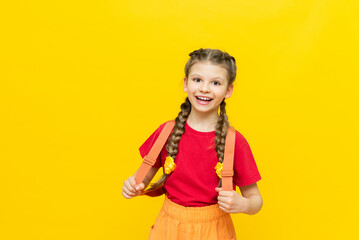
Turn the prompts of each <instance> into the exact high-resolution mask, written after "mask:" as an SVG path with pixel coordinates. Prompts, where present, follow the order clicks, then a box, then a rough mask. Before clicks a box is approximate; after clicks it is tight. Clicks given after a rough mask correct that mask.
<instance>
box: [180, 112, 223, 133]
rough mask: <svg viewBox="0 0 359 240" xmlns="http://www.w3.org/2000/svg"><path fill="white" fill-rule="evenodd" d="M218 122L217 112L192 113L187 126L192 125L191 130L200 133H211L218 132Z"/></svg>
mask: <svg viewBox="0 0 359 240" xmlns="http://www.w3.org/2000/svg"><path fill="white" fill-rule="evenodd" d="M217 121H218V113H217V111H213V112H211V113H200V112H196V111H191V113H190V114H189V116H188V119H187V124H188V125H190V127H191V128H193V129H195V130H197V131H200V132H211V131H214V130H216V124H217Z"/></svg>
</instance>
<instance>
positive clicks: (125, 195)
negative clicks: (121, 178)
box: [122, 191, 132, 199]
mask: <svg viewBox="0 0 359 240" xmlns="http://www.w3.org/2000/svg"><path fill="white" fill-rule="evenodd" d="M122 196H124V197H125V198H127V199H131V198H132V196H129V195H128V194H126V193H125V192H124V191H122Z"/></svg>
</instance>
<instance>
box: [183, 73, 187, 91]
mask: <svg viewBox="0 0 359 240" xmlns="http://www.w3.org/2000/svg"><path fill="white" fill-rule="evenodd" d="M187 84H188V80H187V78H186V77H184V79H183V91H184V92H187Z"/></svg>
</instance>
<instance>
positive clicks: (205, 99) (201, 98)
mask: <svg viewBox="0 0 359 240" xmlns="http://www.w3.org/2000/svg"><path fill="white" fill-rule="evenodd" d="M197 98H198V99H200V100H204V101H209V100H211V99H210V98H204V97H197Z"/></svg>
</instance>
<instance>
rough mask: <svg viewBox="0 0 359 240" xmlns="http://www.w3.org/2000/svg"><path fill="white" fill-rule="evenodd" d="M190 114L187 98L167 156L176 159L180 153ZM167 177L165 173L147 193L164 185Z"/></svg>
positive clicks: (177, 121)
mask: <svg viewBox="0 0 359 240" xmlns="http://www.w3.org/2000/svg"><path fill="white" fill-rule="evenodd" d="M190 112H191V103H190V101H189V99H188V98H186V101H185V102H184V103H182V105H181V111H180V112H179V113H178V116H177V118H176V120H175V122H176V125H175V126H174V130H173V132H172V133H171V136H170V137H169V140H168V143H167V145H166V150H167V156H170V157H172V158H173V159H176V155H177V153H178V143H179V141H180V140H181V137H182V134H183V133H184V131H185V128H184V127H185V125H186V121H187V119H188V116H189V114H190ZM167 177H168V175H167V174H166V173H164V174H163V175H162V176H161V178H160V179H159V180H158V181H157V182H155V183H153V184H151V185H150V187H149V188H148V189H147V191H150V190H153V189H156V188H157V187H159V186H161V185H162V184H164V183H165V182H166V180H167Z"/></svg>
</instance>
